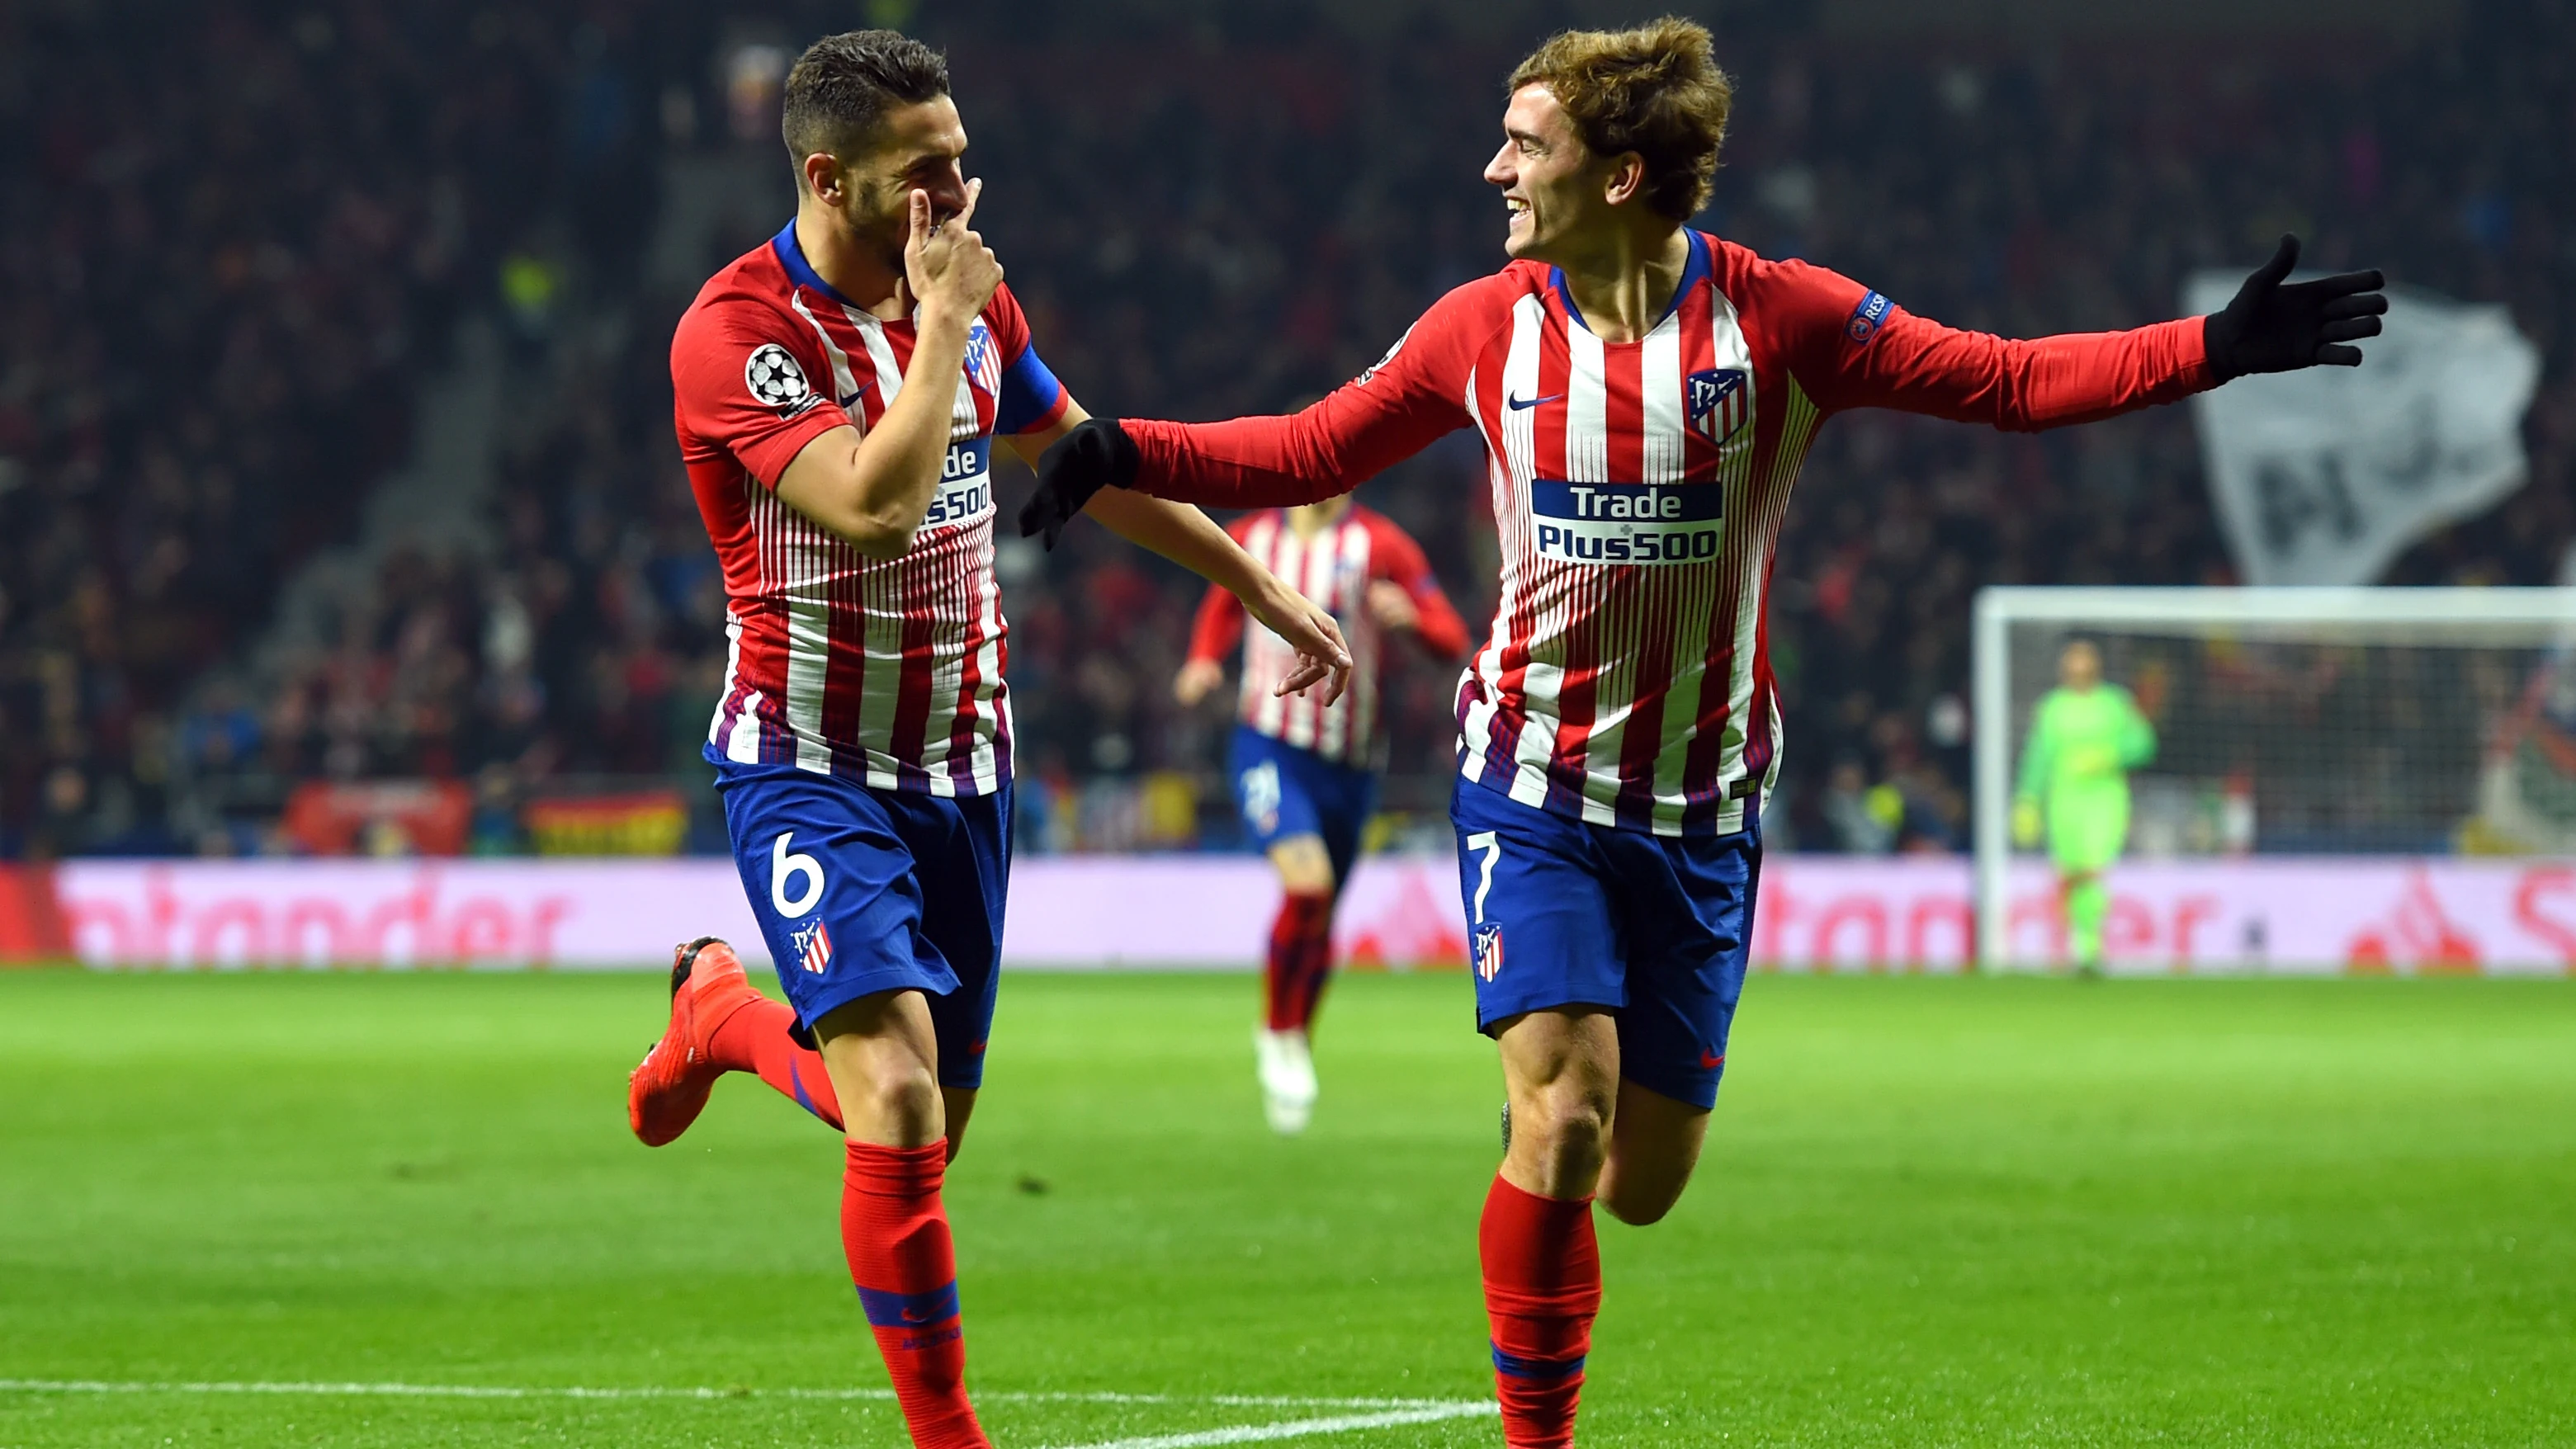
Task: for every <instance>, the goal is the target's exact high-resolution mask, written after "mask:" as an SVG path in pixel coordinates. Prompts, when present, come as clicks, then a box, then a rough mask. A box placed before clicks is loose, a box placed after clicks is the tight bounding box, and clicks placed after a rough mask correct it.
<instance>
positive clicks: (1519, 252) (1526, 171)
mask: <svg viewBox="0 0 2576 1449" xmlns="http://www.w3.org/2000/svg"><path fill="white" fill-rule="evenodd" d="M1637 169H1638V163H1637V158H1636V157H1634V156H1611V157H1603V156H1598V155H1595V154H1594V153H1593V150H1592V148H1591V147H1590V146H1587V145H1585V144H1584V142H1583V137H1582V136H1581V135H1580V134H1579V133H1578V132H1577V131H1576V130H1575V129H1574V119H1573V117H1571V116H1568V115H1567V114H1566V113H1565V107H1563V106H1561V105H1558V104H1557V101H1556V97H1555V96H1554V95H1553V94H1551V93H1549V91H1548V88H1547V87H1545V86H1543V85H1535V84H1533V85H1525V86H1523V87H1521V88H1520V89H1519V90H1517V91H1514V92H1512V100H1511V104H1510V105H1509V106H1507V107H1505V108H1504V110H1503V146H1502V149H1501V150H1499V151H1497V152H1495V153H1494V159H1493V160H1491V161H1489V162H1486V163H1485V179H1486V180H1487V181H1490V182H1492V183H1493V184H1494V185H1495V186H1497V187H1499V188H1501V190H1502V193H1503V207H1504V210H1505V211H1506V212H1507V213H1508V215H1509V218H1510V221H1509V226H1510V230H1509V232H1508V233H1507V234H1506V235H1505V237H1504V240H1503V250H1504V251H1506V252H1508V253H1510V254H1511V256H1512V257H1513V258H1514V259H1516V260H1517V259H1521V258H1528V259H1532V260H1536V261H1543V262H1563V261H1564V260H1566V259H1567V258H1568V256H1569V255H1570V254H1572V253H1575V252H1577V251H1580V250H1582V242H1583V239H1584V238H1586V237H1588V236H1592V235H1595V234H1597V233H1599V232H1600V231H1601V230H1602V229H1603V228H1604V227H1606V226H1615V225H1616V217H1615V214H1614V206H1615V202H1614V198H1618V199H1625V198H1626V197H1627V196H1629V195H1632V194H1633V193H1634V191H1635V189H1636V188H1635V178H1634V177H1633V176H1632V175H1630V173H1632V172H1635V171H1636V170H1637Z"/></svg>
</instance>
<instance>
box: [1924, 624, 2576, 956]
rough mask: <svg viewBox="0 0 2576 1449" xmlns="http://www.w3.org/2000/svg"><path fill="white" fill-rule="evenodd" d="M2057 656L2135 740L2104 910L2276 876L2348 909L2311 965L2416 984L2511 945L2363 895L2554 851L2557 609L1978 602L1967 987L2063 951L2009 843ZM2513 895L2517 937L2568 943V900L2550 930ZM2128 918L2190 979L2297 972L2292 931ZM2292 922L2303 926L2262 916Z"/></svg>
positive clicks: (2228, 914) (2565, 720) (2566, 720)
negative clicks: (2337, 963)
mask: <svg viewBox="0 0 2576 1449" xmlns="http://www.w3.org/2000/svg"><path fill="white" fill-rule="evenodd" d="M2078 638H2082V639H2087V640H2090V641H2091V642H2093V643H2094V644H2095V645H2096V646H2097V647H2098V649H2099V651H2100V655H2101V658H2102V661H2103V677H2104V678H2105V679H2107V680H2109V681H2111V682H2114V683H2118V684H2121V685H2124V686H2126V687H2127V688H2129V689H2130V690H2131V691H2132V692H2133V693H2135V694H2136V695H2137V696H2138V700H2139V704H2140V706H2141V707H2142V709H2143V710H2144V712H2145V713H2146V714H2147V716H2148V717H2149V719H2150V720H2151V721H2152V722H2153V723H2154V726H2155V729H2156V733H2157V735H2158V740H2157V749H2156V753H2155V756H2154V758H2153V759H2152V760H2150V761H2149V762H2147V763H2146V764H2144V765H2143V766H2141V767H2140V768H2139V769H2137V770H2136V771H2135V772H2134V773H2133V774H2132V775H2131V777H2130V785H2131V793H2132V801H2133V804H2132V809H2131V818H2130V829H2129V835H2128V846H2127V852H2126V855H2125V857H2124V864H2123V865H2121V866H2115V867H2113V870H2112V881H2113V886H2114V890H2115V893H2116V892H2117V889H2118V884H2119V875H2120V873H2121V872H2122V871H2123V870H2131V871H2134V872H2137V873H2138V874H2140V875H2142V876H2147V877H2153V876H2155V875H2156V873H2157V871H2159V870H2161V871H2162V872H2163V873H2164V876H2166V877H2171V876H2173V875H2174V874H2175V869H2176V867H2192V868H2196V869H2198V870H2199V871H2200V872H2201V877H2202V878H2206V879H2208V880H2215V881H2218V882H2220V883H2221V885H2222V886H2224V885H2225V884H2226V883H2228V882H2230V881H2234V882H2236V883H2237V884H2238V885H2239V886H2242V887H2243V889H2244V890H2253V889H2255V888H2254V887H2250V886H2243V883H2244V882H2246V881H2254V880H2269V879H2275V878H2277V879H2280V880H2289V879H2290V877H2289V876H2286V875H2281V874H2280V872H2281V871H2283V870H2284V869H2286V868H2287V867H2288V865H2289V864H2290V863H2292V862H2296V863H2298V864H2299V865H2300V867H2301V868H2302V869H2303V870H2304V871H2305V872H2306V874H2305V875H2304V876H2303V877H2301V879H2303V880H2306V881H2309V882H2311V883H2313V882H2315V881H2317V880H2326V881H2332V880H2335V879H2338V878H2340V879H2344V880H2348V881H2349V882H2351V885H2350V888H2349V889H2348V890H2345V891H2343V892H2342V894H2343V895H2344V896H2345V897H2350V898H2351V899H2347V900H2339V901H2338V900H2331V896H2332V890H2331V888H2328V897H2329V899H2330V903H2331V904H2333V905H2334V906H2335V907H2336V909H2338V910H2343V908H2344V907H2347V906H2348V907H2349V910H2347V911H2345V912H2344V913H2345V914H2346V915H2348V916H2349V917H2350V918H2351V919H2352V920H2353V921H2357V922H2360V924H2358V925H2351V926H2345V927H2339V928H2338V929H2341V930H2343V933H2344V934H2343V935H2341V936H2338V937H2336V938H2334V939H2335V942H2336V943H2337V944H2333V945H2331V946H2320V945H2318V944H2317V943H2316V942H2315V941H2314V940H2307V939H2304V938H2303V943H2302V944H2301V945H2299V947H2298V948H2297V954H2299V955H2300V956H2302V957H2305V956H2314V955H2318V954H2320V953H2322V952H2328V951H2332V952H2340V953H2343V954H2342V956H2341V958H2340V959H2341V960H2342V961H2343V962H2344V963H2345V964H2346V965H2347V966H2349V965H2350V964H2352V963H2355V962H2363V963H2367V962H2373V961H2376V962H2380V963H2383V964H2384V963H2388V962H2392V961H2393V962H2395V963H2396V964H2395V965H2394V966H2393V967H2392V968H2390V969H2416V968H2415V967H2414V966H2412V965H2410V964H2409V963H2425V964H2424V966H2423V969H2435V968H2436V967H2438V966H2439V965H2440V963H2441V962H2442V961H2443V960H2444V959H2445V957H2446V953H2447V955H2448V956H2459V955H2461V954H2463V953H2466V955H2467V957H2468V959H2469V961H2470V963H2471V964H2472V965H2474V964H2477V963H2481V962H2486V961H2491V960H2493V959H2495V958H2496V956H2497V955H2498V953H2499V952H2503V953H2505V954H2510V953H2511V952H2512V951H2514V950H2521V951H2523V952H2524V953H2525V954H2529V951H2530V950H2531V949H2533V948H2532V947H2530V946H2529V945H2528V943H2525V944H2524V945H2521V946H2514V947H2498V946H2489V945H2482V944H2481V942H2480V940H2479V939H2478V938H2477V935H2476V931H2475V930H2474V929H2473V927H2471V926H2467V925H2459V924H2456V923H2455V921H2454V919H2453V917H2455V916H2456V915H2457V914H2458V911H2457V909H2456V908H2452V909H2451V912H2450V914H2447V915H2446V914H2445V909H2446V908H2445V906H2444V904H2443V902H2442V901H2441V900H2440V899H2437V898H2435V895H2434V893H2433V887H2431V886H2429V885H2428V886H2425V887H2424V890H2425V892H2426V903H2410V902H2408V901H2405V900H2397V901H2383V900H2376V899H2361V898H2360V897H2364V896H2368V895H2370V894H2372V893H2377V894H2379V895H2400V894H2403V891H2399V890H2396V889H2394V888H2392V887H2390V886H2389V885H2388V884H2387V882H2389V881H2391V880H2396V879H2399V877H2395V876H2390V875H2388V874H2387V872H2388V871H2389V870H2392V869H2398V868H2400V867H2401V866H2402V867H2405V868H2407V869H2411V870H2413V871H2414V874H2412V875H2408V876H2405V877H2404V879H2405V880H2406V881H2408V882H2409V884H2408V885H2407V886H2406V887H2405V889H2406V890H2412V889H2414V886H2413V884H2412V882H2413V881H2414V880H2416V879H2417V878H2418V877H2421V876H2423V870H2422V868H2420V866H2418V865H2414V864H2410V863H2421V862H2427V861H2436V860H2441V859H2443V858H2448V857H2458V858H2462V859H2464V860H2467V859H2472V858H2484V859H2486V860H2489V861H2525V862H2527V861H2529V860H2531V859H2533V858H2536V857H2550V856H2565V855H2570V854H2576V588H2496V589H2484V588H2425V589H2411V588H2017V587H2015V588H2007V587H1995V588H1988V589H1984V590H1982V591H1980V592H1979V594H1978V595H1977V602H1976V611H1975V622H1974V635H1973V640H1972V654H1973V661H1974V663H1973V668H1974V684H1973V690H1974V702H1973V707H1974V721H1975V732H1974V768H1975V780H1974V790H1973V809H1974V849H1975V872H1974V891H1975V897H1976V931H1977V934H1976V941H1977V955H1978V960H1979V962H1980V964H1981V965H1982V966H1984V967H1985V968H1986V969H1988V970H2011V969H2044V968H2046V967H2049V966H2051V965H2053V964H2056V962H2055V960H2054V959H2053V948H2052V946H2051V944H2050V943H2051V941H2052V939H2054V940H2055V941H2057V942H2058V945H2059V947H2061V948H2062V939H2063V938H2062V935H2061V936H2055V937H2052V934H2051V933H2052V929H2053V930H2055V931H2059V932H2062V930H2063V924H2062V921H2059V922H2057V923H2056V924H2055V925H2054V927H2052V925H2051V922H2050V920H2049V918H2048V914H2047V910H2048V908H2047V906H2046V897H2047V892H2048V891H2049V890H2050V889H2051V886H2050V882H2051V881H2052V879H2053V877H2052V875H2051V873H2050V869H2049V867H2048V865H2047V863H2046V857H2045V856H2044V855H2043V854H2041V853H2040V852H2039V850H2038V849H2036V848H2030V849H2027V850H2025V849H2023V848H2021V847H2018V846H2017V845H2016V843H2015V841H2014V838H2013V826H2012V811H2013V801H2014V795H2015V783H2016V782H2015V771H2016V769H2017V768H2018V767H2019V764H2020V760H2021V754H2022V750H2023V748H2024V743H2025V740H2026V737H2027V735H2028V733H2029V730H2030V727H2031V718H2032V713H2033V711H2034V709H2035V708H2036V707H2037V705H2038V703H2039V701H2040V699H2041V698H2042V696H2044V695H2045V694H2046V693H2047V692H2048V690H2050V689H2051V688H2053V687H2054V686H2055V685H2056V683H2057V672H2058V668H2059V660H2060V657H2061V653H2062V651H2063V649H2064V646H2065V645H2066V644H2067V643H2069V642H2070V641H2072V640H2075V639H2078ZM2131 863H2134V864H2131ZM2562 869H2563V868H2562ZM2338 870H2340V871H2341V872H2342V875H2341V876H2340V877H2338V876H2337V875H2336V874H2335V872H2336V871H2338ZM2266 871H2271V872H2273V873H2274V874H2273V875H2272V876H2266V875H2265V874H2264V872H2266ZM2373 872H2377V873H2376V874H2374V873H2373ZM2568 873H2569V874H2570V875H2571V877H2576V872H2568ZM2554 881H2555V877H2554V876H2553V877H2549V880H2548V881H2547V882H2544V884H2549V882H2554ZM2551 888H2552V889H2554V885H2552V886H2551ZM2518 889H2519V890H2520V891H2521V892H2522V894H2521V895H2520V896H2518V897H2517V898H2516V904H2515V906H2514V909H2516V910H2519V911H2521V912H2522V914H2523V915H2524V916H2525V917H2526V918H2529V919H2527V920H2526V921H2525V924H2526V925H2529V926H2530V929H2531V930H2532V931H2536V932H2538V933H2539V935H2538V939H2540V940H2542V941H2554V940H2556V939H2557V937H2556V936H2553V935H2552V934H2551V933H2552V932H2553V931H2555V930H2558V929H2560V926H2559V924H2558V923H2560V922H2562V921H2563V922H2568V923H2570V925H2569V926H2568V927H2567V930H2568V940H2569V941H2571V942H2576V886H2571V888H2570V890H2569V893H2568V903H2567V908H2564V909H2562V908H2561V907H2560V906H2559V904H2558V903H2557V901H2556V898H2555V897H2554V896H2553V897H2550V898H2549V899H2548V900H2546V901H2543V902H2542V903H2541V904H2540V905H2535V904H2534V903H2533V902H2534V897H2533V896H2532V894H2531V893H2532V891H2533V890H2534V889H2536V888H2535V887H2533V886H2531V885H2530V884H2529V883H2528V882H2527V881H2526V883H2525V884H2523V885H2522V886H2520V887H2518ZM2240 893H2241V892H2240ZM2223 894H2225V892H2224V890H2216V889H2203V890H2202V892H2201V897H2196V898H2195V899H2200V898H2206V899H2209V900H2216V899H2217V898H2218V896H2219V895H2223ZM2316 898H2317V896H2316V890H2315V888H2314V887H2313V884H2312V885H2311V887H2310V896H2309V898H2308V899H2309V900H2310V901H2313V900H2314V899H2316ZM2544 906H2545V907H2547V909H2543V907H2544ZM2131 909H2132V914H2133V915H2135V916H2136V917H2137V921H2138V923H2136V924H2134V925H2133V926H2131V927H2130V928H2128V935H2127V936H2126V937H2125V938H2124V939H2128V940H2130V941H2132V942H2138V943H2144V942H2148V941H2150V940H2151V939H2152V941H2153V943H2154V944H2153V948H2152V949H2153V952H2154V953H2158V954H2161V955H2165V956H2171V957H2172V958H2173V960H2172V964H2173V966H2174V968H2175V969H2183V963H2184V961H2185V960H2186V959H2188V960H2191V961H2197V962H2207V961H2210V960H2211V959H2213V958H2216V959H2222V960H2224V961H2228V962H2234V963H2240V964H2244V965H2250V966H2260V965H2262V964H2264V963H2266V962H2269V961H2279V962H2281V963H2282V964H2298V965H2301V966H2307V965H2315V964H2319V963H2314V962H2307V961H2304V960H2302V961H2300V962H2298V963H2291V962H2290V961H2289V959H2288V954H2287V953H2289V952H2290V947H2289V945H2288V944H2287V943H2286V933H2285V924H2295V923H2289V922H2286V921H2285V920H2275V919H2273V918H2271V917H2267V916H2266V915H2265V914H2264V913H2263V912H2262V911H2260V910H2256V909H2251V908H2246V907H2242V906H2233V907H2227V908H2225V909H2223V910H2222V908H2221V906H2220V905H2210V906H2208V907H2206V908H2205V909H2203V908H2201V907H2194V906H2190V905H2178V906H2174V907H2172V911H2173V912H2174V919H2172V920H2164V919H2162V918H2155V919H2150V918H2149V915H2148V912H2147V908H2146V907H2143V906H2137V907H2132V908H2131ZM2159 909H2161V908H2159ZM2194 910H2199V911H2200V915H2199V916H2198V917H2194V916H2193V915H2192V912H2193V911H2194ZM2374 910H2376V911H2378V912H2379V913H2380V914H2379V915H2378V916H2376V917H2373V916H2371V915H2370V913H2371V912H2372V911H2374ZM2297 912H2304V913H2306V914H2315V913H2316V912H2315V911H2314V910H2313V909H2310V908H2309V907H2308V906H2307V905H2304V904H2303V905H2302V906H2300V907H2298V908H2296V911H2293V909H2292V908H2290V907H2287V906H2285V907H2284V908H2283V911H2282V912H2281V913H2280V914H2281V915H2283V916H2284V917H2286V916H2287V915H2289V914H2295V913H2297ZM2553 912H2554V914H2553ZM2532 920H2537V921H2538V922H2539V924H2537V925H2532V924H2531V921H2532ZM2230 932H2232V933H2234V934H2232V935H2229V934H2227V933H2230ZM2159 933H2160V934H2159ZM2490 934H2491V935H2492V934H2494V933H2490ZM2221 936H2224V937H2225V939H2219V938H2220V937H2221ZM2114 949H2115V954H2116V948H2114ZM2141 949H2144V948H2143V947H2141ZM2570 949H2571V950H2576V947H2571V948H2570ZM2481 952H2483V953H2484V954H2480V953H2481Z"/></svg>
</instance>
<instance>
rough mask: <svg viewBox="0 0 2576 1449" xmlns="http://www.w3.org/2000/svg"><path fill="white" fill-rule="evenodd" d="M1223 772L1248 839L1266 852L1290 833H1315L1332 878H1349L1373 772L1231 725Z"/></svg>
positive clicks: (1371, 799)
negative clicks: (1228, 778) (1328, 860)
mask: <svg viewBox="0 0 2576 1449" xmlns="http://www.w3.org/2000/svg"><path fill="white" fill-rule="evenodd" d="M1227 773H1229V774H1230V775H1232V776H1233V777H1234V803H1235V804H1236V805H1237V806H1239V807H1241V808H1242V810H1243V827H1244V829H1246V830H1249V831H1251V832H1252V842H1253V844H1255V845H1257V846H1259V847H1260V848H1261V849H1262V850H1264V851H1267V850H1268V849H1270V847H1271V846H1272V845H1274V844H1276V843H1277V842H1279V841H1282V840H1285V839H1287V838H1288V837H1290V836H1292V835H1320V836H1322V837H1323V838H1324V853H1325V854H1326V855H1329V856H1331V857H1332V859H1333V881H1334V883H1335V884H1337V885H1338V884H1341V883H1342V882H1345V881H1348V880H1349V879H1350V878H1351V862H1353V861H1355V860H1357V859H1359V855H1360V832H1361V831H1363V830H1365V829H1366V828H1367V827H1368V821H1369V812H1370V811H1372V810H1373V809H1375V808H1376V806H1377V775H1376V773H1375V772H1374V771H1370V770H1360V769H1354V768H1352V767H1351V766H1349V765H1337V764H1334V763H1333V762H1332V761H1330V760H1327V759H1325V758H1324V757H1323V756H1321V755H1318V754H1316V753H1315V752H1314V751H1313V750H1309V749H1304V748H1301V747H1299V746H1297V745H1290V744H1282V743H1281V742H1279V741H1278V740H1274V739H1272V738H1271V737H1270V736H1268V735H1265V734H1263V733H1261V732H1260V731H1259V730H1256V729H1253V728H1251V727H1250V726H1248V725H1236V726H1235V727H1234V749H1233V752H1232V758H1231V759H1230V760H1229V761H1228V763H1227Z"/></svg>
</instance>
